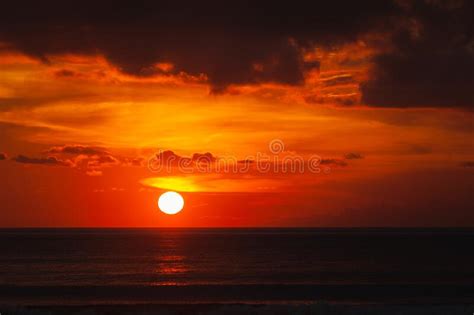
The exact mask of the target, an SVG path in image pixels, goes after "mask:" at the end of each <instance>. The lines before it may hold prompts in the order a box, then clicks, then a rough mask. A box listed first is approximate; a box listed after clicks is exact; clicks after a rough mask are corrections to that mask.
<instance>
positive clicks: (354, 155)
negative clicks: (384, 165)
mask: <svg viewBox="0 0 474 315" xmlns="http://www.w3.org/2000/svg"><path fill="white" fill-rule="evenodd" d="M344 158H345V159H346V160H360V159H363V158H364V156H363V155H362V154H360V153H357V152H350V153H347V154H345V155H344Z"/></svg>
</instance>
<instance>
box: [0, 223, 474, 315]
mask: <svg viewBox="0 0 474 315" xmlns="http://www.w3.org/2000/svg"><path fill="white" fill-rule="evenodd" d="M473 245H474V230H473V229H382V228H380V229H378V228H374V229H342V228H341V229H337V228H335V229H316V228H315V229H313V228H301V229H300V228H298V229H293V228H291V229H280V228H266V229H260V228H248V229H247V228H246V229H207V228H203V229H187V228H182V229H181V228H180V229H160V228H158V229H1V230H0V253H1V254H0V304H7V305H12V304H16V305H41V304H44V305H78V304H105V305H106V304H114V305H115V304H137V303H160V304H161V303H180V304H186V303H274V304H279V303H296V302H297V303H315V302H329V303H354V304H359V303H371V304H377V303H382V304H383V303H398V304H399V303H404V304H406V303H431V304H432V303H472V302H474V298H473V297H474V252H473V248H474V247H473ZM0 311H1V310H0Z"/></svg>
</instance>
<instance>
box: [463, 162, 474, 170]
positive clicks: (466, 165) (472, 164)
mask: <svg viewBox="0 0 474 315" xmlns="http://www.w3.org/2000/svg"><path fill="white" fill-rule="evenodd" d="M460 165H461V166H462V167H466V168H468V167H469V168H470V167H474V161H464V162H461V163H460Z"/></svg>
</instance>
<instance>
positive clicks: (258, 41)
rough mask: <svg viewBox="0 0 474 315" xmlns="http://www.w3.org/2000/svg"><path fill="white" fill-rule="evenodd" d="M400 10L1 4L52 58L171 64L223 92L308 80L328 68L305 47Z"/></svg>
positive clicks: (17, 36) (17, 28)
mask: <svg viewBox="0 0 474 315" xmlns="http://www.w3.org/2000/svg"><path fill="white" fill-rule="evenodd" d="M399 12H400V9H399V8H398V6H396V5H395V4H394V3H393V2H392V1H388V0H385V1H381V0H366V1H343V0H333V1H312V2H310V1H297V2H292V3H291V5H289V4H288V3H283V2H281V3H279V2H274V1H273V2H258V3H256V2H253V1H252V2H251V1H231V2H222V1H204V2H203V1H200V2H189V3H186V5H183V4H182V3H180V2H176V1H165V2H163V1H140V3H137V2H128V3H127V4H124V3H123V2H116V1H114V2H112V1H100V2H98V1H80V2H74V3H65V2H64V1H41V2H29V1H28V2H23V1H11V2H7V3H5V4H3V6H2V10H1V12H0V40H2V41H4V42H8V43H11V44H12V45H13V46H14V47H16V48H18V49H20V50H21V51H23V52H25V53H27V54H29V55H31V56H34V57H36V58H38V59H40V60H42V61H44V62H46V63H47V62H48V55H50V54H58V53H83V54H96V53H101V54H103V55H104V56H105V57H106V58H107V59H108V60H109V61H110V62H112V63H113V64H114V65H116V66H117V67H118V68H119V69H121V70H122V71H123V72H125V73H128V74H132V75H137V76H147V75H152V74H154V73H159V72H160V70H159V69H156V68H155V67H153V65H154V64H155V63H157V62H171V63H173V64H174V68H173V70H172V71H171V72H174V73H179V72H182V71H184V72H186V73H188V74H191V75H200V74H205V75H206V76H207V77H208V79H209V83H210V84H211V87H212V89H213V91H214V92H219V91H222V90H223V89H225V88H226V87H227V86H228V85H230V84H248V83H259V82H277V83H282V84H290V85H295V84H299V83H301V82H302V81H303V78H304V76H303V75H304V71H306V70H308V69H310V68H314V67H318V66H319V63H318V62H315V61H311V62H308V63H306V62H304V60H303V58H302V49H303V48H305V47H309V46H311V45H313V44H318V45H333V44H338V43H341V42H345V41H352V40H355V39H356V38H357V37H358V36H359V35H360V34H363V33H365V32H367V31H369V30H371V29H373V28H374V27H376V26H378V24H379V22H380V21H386V20H387V18H388V17H390V16H393V15H396V14H399ZM377 29H380V27H377ZM58 75H63V76H64V75H65V76H70V75H73V74H72V73H70V72H69V71H67V70H66V71H63V72H61V73H58Z"/></svg>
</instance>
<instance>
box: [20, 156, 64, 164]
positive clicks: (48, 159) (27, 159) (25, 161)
mask: <svg viewBox="0 0 474 315" xmlns="http://www.w3.org/2000/svg"><path fill="white" fill-rule="evenodd" d="M12 160H13V161H15V162H18V163H23V164H41V165H51V166H68V165H69V164H68V163H67V162H65V161H62V160H60V159H58V158H56V157H54V156H50V157H46V158H43V157H41V158H35V157H28V156H25V155H18V156H16V157H14V158H12Z"/></svg>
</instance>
